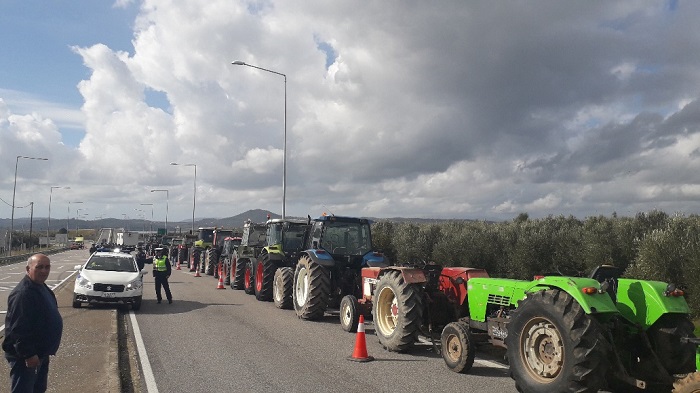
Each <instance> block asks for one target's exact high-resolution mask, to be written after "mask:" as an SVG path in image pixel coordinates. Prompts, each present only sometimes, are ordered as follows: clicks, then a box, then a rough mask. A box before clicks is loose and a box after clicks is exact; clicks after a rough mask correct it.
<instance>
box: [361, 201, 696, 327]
mask: <svg viewBox="0 0 700 393" xmlns="http://www.w3.org/2000/svg"><path fill="white" fill-rule="evenodd" d="M372 231H373V238H374V243H375V247H376V248H378V249H381V250H382V251H384V253H385V254H386V255H387V256H388V258H389V259H390V260H391V261H393V262H395V263H398V264H401V263H417V262H421V261H433V262H436V263H440V264H442V265H445V266H466V267H480V268H485V269H486V270H487V271H488V272H489V274H490V275H491V276H492V277H507V278H516V279H532V277H533V276H534V275H537V274H543V273H548V272H561V273H562V274H566V275H587V274H589V273H590V272H591V271H592V270H593V269H594V268H595V267H596V266H599V265H601V264H611V265H615V266H618V267H621V268H623V269H625V276H628V277H635V278H640V279H645V280H657V281H665V282H673V283H675V284H676V285H678V286H681V287H683V288H685V289H686V292H687V293H688V296H687V299H688V303H689V304H690V306H691V309H692V313H693V316H694V317H700V292H699V291H697V283H698V282H700V216H697V215H691V216H684V215H673V216H669V215H668V214H666V213H664V212H661V211H658V210H653V211H650V212H647V213H638V214H637V215H636V216H635V217H617V216H616V215H615V214H613V215H612V216H611V217H605V216H595V217H588V218H586V219H583V220H581V219H578V218H575V217H573V216H569V217H564V216H550V217H547V218H542V219H530V218H529V217H528V216H527V214H521V215H519V216H518V217H517V218H516V219H515V220H513V221H508V222H496V223H494V222H485V221H446V222H440V223H431V224H416V223H395V222H391V221H378V222H375V223H374V224H373V228H372Z"/></svg>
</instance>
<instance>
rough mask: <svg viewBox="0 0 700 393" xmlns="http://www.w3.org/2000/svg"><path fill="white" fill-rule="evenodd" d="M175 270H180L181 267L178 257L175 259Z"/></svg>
mask: <svg viewBox="0 0 700 393" xmlns="http://www.w3.org/2000/svg"><path fill="white" fill-rule="evenodd" d="M175 270H182V269H181V268H180V260H179V259H178V260H177V267H176V268H175Z"/></svg>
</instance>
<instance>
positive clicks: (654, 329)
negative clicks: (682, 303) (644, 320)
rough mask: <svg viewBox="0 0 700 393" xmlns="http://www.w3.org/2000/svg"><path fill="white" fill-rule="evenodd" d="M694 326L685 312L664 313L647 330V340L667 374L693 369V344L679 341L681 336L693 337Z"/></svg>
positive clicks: (685, 372) (691, 370) (689, 371)
mask: <svg viewBox="0 0 700 393" xmlns="http://www.w3.org/2000/svg"><path fill="white" fill-rule="evenodd" d="M694 330H695V326H694V325H693V322H691V321H690V319H689V318H688V316H687V315H685V314H665V315H663V316H662V317H661V318H659V320H657V321H656V322H655V323H654V324H653V325H652V326H651V327H650V328H649V330H648V331H647V334H648V335H649V341H651V345H652V347H653V348H654V351H655V352H656V356H658V357H659V360H660V361H661V364H663V366H664V367H665V368H666V370H667V371H668V373H669V374H672V375H673V374H688V373H692V372H693V371H696V370H695V348H696V346H695V344H692V343H681V340H680V339H681V337H695V334H694V333H693V331H694Z"/></svg>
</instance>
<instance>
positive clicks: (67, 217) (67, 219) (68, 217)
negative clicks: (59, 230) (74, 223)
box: [66, 201, 83, 236]
mask: <svg viewBox="0 0 700 393" xmlns="http://www.w3.org/2000/svg"><path fill="white" fill-rule="evenodd" d="M71 203H83V202H80V201H78V202H76V201H73V202H71V201H68V215H66V236H68V235H69V233H70V204H71Z"/></svg>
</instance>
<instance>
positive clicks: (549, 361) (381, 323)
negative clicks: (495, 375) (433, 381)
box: [373, 265, 696, 393]
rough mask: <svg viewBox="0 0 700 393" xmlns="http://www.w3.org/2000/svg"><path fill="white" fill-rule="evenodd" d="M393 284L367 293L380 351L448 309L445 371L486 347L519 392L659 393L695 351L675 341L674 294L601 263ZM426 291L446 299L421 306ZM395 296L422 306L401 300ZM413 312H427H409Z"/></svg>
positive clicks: (684, 308) (683, 326)
mask: <svg viewBox="0 0 700 393" xmlns="http://www.w3.org/2000/svg"><path fill="white" fill-rule="evenodd" d="M445 269H447V268H445ZM415 270H416V271H417V272H420V271H421V270H419V269H415ZM401 275H403V276H404V277H416V274H415V272H413V273H411V272H409V271H403V272H401ZM396 278H397V279H396V282H395V285H394V286H393V287H392V286H386V285H385V286H383V285H381V279H380V283H379V285H377V287H376V289H375V292H374V295H373V297H374V299H373V300H374V307H373V311H374V321H375V330H376V332H377V335H378V336H379V338H380V342H382V344H383V345H384V346H385V347H386V348H387V349H389V350H392V348H391V343H392V342H391V340H390V339H391V338H392V337H394V336H400V337H401V336H404V337H405V336H407V334H405V332H403V330H405V328H406V327H411V326H415V325H419V324H421V323H425V322H426V320H427V321H430V319H431V318H433V315H436V314H437V315H440V314H441V312H442V311H444V310H452V311H454V310H458V312H456V313H455V312H452V315H455V316H459V315H460V314H461V315H463V316H461V317H458V318H457V319H456V320H454V321H453V322H450V323H448V324H446V325H445V327H444V329H443V330H442V335H441V344H442V345H441V348H442V356H443V359H444V360H445V363H446V364H447V367H448V368H449V369H451V370H453V371H455V372H467V371H468V370H469V369H470V368H471V366H472V364H473V362H474V355H475V349H476V343H477V342H482V343H483V342H490V343H491V344H492V345H495V346H500V347H503V348H505V351H506V357H507V359H508V364H509V366H510V375H511V377H512V378H513V379H514V380H515V383H516V387H517V388H518V391H520V392H540V393H541V392H557V393H559V392H597V391H598V390H601V389H609V390H613V391H626V390H629V389H634V390H645V391H659V392H669V391H670V390H671V389H672V386H673V383H674V382H676V381H677V376H678V375H685V374H688V373H691V372H693V371H695V369H696V365H695V360H696V349H695V345H693V344H692V343H691V342H687V341H685V340H687V339H688V338H692V337H694V334H693V330H694V326H693V324H692V322H691V321H690V318H689V308H688V305H687V303H686V301H685V298H684V292H683V291H682V290H680V289H678V288H676V287H675V286H674V285H673V284H666V283H663V282H658V281H644V280H635V279H629V278H621V271H620V269H618V268H616V267H613V266H606V265H604V266H600V267H598V268H597V269H596V270H595V271H594V272H593V274H592V275H591V276H590V277H565V276H555V275H547V276H541V277H536V278H535V279H534V280H532V281H522V280H512V279H499V278H489V277H483V276H482V277H479V276H476V277H469V278H468V279H466V280H465V279H463V278H461V277H456V278H454V279H452V278H450V279H444V277H442V276H440V281H439V282H436V283H435V284H434V285H433V284H431V283H430V281H431V280H428V279H426V280H420V279H415V278H414V279H413V280H412V281H409V280H402V279H401V278H400V275H396ZM431 292H434V293H438V294H439V293H443V294H448V297H447V298H449V299H450V301H449V302H448V303H445V304H442V305H441V304H433V305H431V307H427V306H425V305H426V304H428V302H429V300H430V299H431V298H435V296H431ZM405 294H414V295H413V298H415V299H420V298H421V294H422V297H423V300H420V301H416V300H413V301H412V302H409V301H408V299H409V298H408V297H407V295H405ZM450 294H451V296H450ZM426 295H427V296H426ZM426 299H427V300H426ZM421 305H424V307H425V308H426V309H427V310H426V311H423V312H419V313H411V312H409V311H411V310H412V309H415V308H416V307H418V306H421ZM409 306H410V307H409ZM412 315H413V317H412ZM416 317H418V318H423V321H422V322H421V321H412V320H411V318H416ZM398 349H401V348H398Z"/></svg>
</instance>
